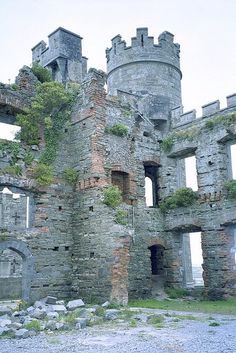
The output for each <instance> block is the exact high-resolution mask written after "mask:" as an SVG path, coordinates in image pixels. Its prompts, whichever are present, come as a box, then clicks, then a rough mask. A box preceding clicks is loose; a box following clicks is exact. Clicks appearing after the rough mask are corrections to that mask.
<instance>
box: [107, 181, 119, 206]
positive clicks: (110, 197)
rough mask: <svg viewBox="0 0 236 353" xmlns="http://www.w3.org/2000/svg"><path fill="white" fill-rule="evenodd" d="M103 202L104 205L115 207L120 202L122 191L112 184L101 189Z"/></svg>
mask: <svg viewBox="0 0 236 353" xmlns="http://www.w3.org/2000/svg"><path fill="white" fill-rule="evenodd" d="M103 196H104V199H103V202H104V203H105V205H107V206H109V207H112V208H116V207H117V206H119V205H120V204H121V202H122V192H121V191H120V189H119V188H118V186H115V185H112V186H109V187H108V188H106V189H104V191H103Z"/></svg>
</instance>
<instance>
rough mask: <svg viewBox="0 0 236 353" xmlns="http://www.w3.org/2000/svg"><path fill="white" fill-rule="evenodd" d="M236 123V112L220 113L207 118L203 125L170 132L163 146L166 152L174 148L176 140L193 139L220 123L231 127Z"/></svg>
mask: <svg viewBox="0 0 236 353" xmlns="http://www.w3.org/2000/svg"><path fill="white" fill-rule="evenodd" d="M235 123H236V113H228V114H226V115H218V116H216V117H214V118H212V119H209V120H207V121H206V122H205V124H204V125H203V126H202V127H197V126H193V127H189V128H187V129H184V130H181V131H175V132H172V133H170V134H168V135H167V136H166V138H164V139H163V141H162V144H161V148H162V150H163V151H164V152H166V153H168V152H170V151H171V150H172V148H173V145H174V143H175V142H178V141H182V140H189V141H193V140H194V139H195V138H196V137H198V136H199V135H200V134H201V132H203V131H204V130H212V129H213V128H214V127H216V126H218V125H223V126H226V127H229V126H230V125H232V124H235Z"/></svg>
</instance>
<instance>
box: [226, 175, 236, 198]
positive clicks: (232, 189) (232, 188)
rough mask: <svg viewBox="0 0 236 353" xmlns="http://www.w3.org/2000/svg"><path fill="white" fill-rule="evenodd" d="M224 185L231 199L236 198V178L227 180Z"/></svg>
mask: <svg viewBox="0 0 236 353" xmlns="http://www.w3.org/2000/svg"><path fill="white" fill-rule="evenodd" d="M224 187H225V189H226V191H227V193H228V197H229V198H230V199H236V180H229V181H226V182H225V184H224Z"/></svg>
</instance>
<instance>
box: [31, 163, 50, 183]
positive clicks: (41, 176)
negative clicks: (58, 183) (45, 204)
mask: <svg viewBox="0 0 236 353" xmlns="http://www.w3.org/2000/svg"><path fill="white" fill-rule="evenodd" d="M34 177H35V180H36V181H37V183H38V184H39V185H41V186H47V185H50V184H51V183H52V182H53V175H52V168H51V167H50V166H49V165H46V164H43V163H38V164H37V166H36V167H35V168H34Z"/></svg>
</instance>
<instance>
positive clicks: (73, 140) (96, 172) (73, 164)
mask: <svg viewBox="0 0 236 353" xmlns="http://www.w3.org/2000/svg"><path fill="white" fill-rule="evenodd" d="M54 37H55V40H54V41H53V40H52V38H54ZM55 45H56V47H55V48H54V46H55ZM106 53H107V60H108V72H107V75H106V74H105V73H104V72H102V71H97V70H95V69H92V70H89V72H88V74H86V67H85V62H86V59H85V58H84V57H83V56H82V50H81V38H80V37H79V36H77V35H74V34H73V33H71V32H69V31H67V30H64V29H62V28H59V29H58V30H56V31H55V32H53V33H52V34H51V35H50V36H49V47H48V48H47V49H46V45H45V43H42V42H41V43H40V44H39V45H37V46H36V47H34V48H33V61H39V62H40V63H41V64H42V65H44V66H46V67H49V69H50V70H52V72H53V75H54V78H55V79H56V80H59V81H61V82H63V83H64V84H65V85H66V84H67V83H68V81H74V82H80V83H81V87H80V91H79V94H78V97H77V101H76V103H75V106H74V109H73V113H72V116H71V123H70V124H69V125H68V126H67V127H66V128H65V131H64V135H63V137H62V139H61V141H60V145H59V148H58V153H57V158H56V161H55V163H54V166H53V168H54V177H55V181H54V182H53V184H52V185H50V186H49V187H44V188H42V187H41V188H39V187H38V186H37V185H36V184H35V181H34V179H33V178H32V176H31V174H30V169H29V168H27V166H26V165H25V164H24V155H25V153H26V152H25V151H24V148H23V146H22V147H21V150H20V152H19V153H18V156H17V158H18V163H20V164H21V166H22V167H23V173H22V176H21V177H12V176H10V175H7V174H5V175H2V176H0V191H3V190H4V188H6V187H7V188H8V189H10V191H11V192H13V193H18V194H22V195H25V196H24V197H28V198H29V200H30V203H29V207H28V206H27V207H28V208H27V210H28V211H27V210H24V207H21V212H22V216H21V215H20V212H18V211H16V210H15V209H14V207H15V206H14V207H13V206H12V207H10V208H9V207H8V206H9V205H10V204H11V203H9V202H10V200H11V202H13V204H14V205H15V203H14V202H15V201H14V199H12V195H10V194H6V193H0V211H1V215H0V220H1V224H0V228H1V238H0V250H1V249H11V250H12V251H13V252H14V251H15V252H16V253H18V254H20V256H21V257H22V259H23V263H26V264H27V266H26V265H25V267H24V268H23V270H22V282H21V285H22V292H21V293H22V297H24V298H25V299H27V300H35V299H38V298H40V297H42V296H46V295H47V294H51V295H56V296H59V297H69V296H73V297H78V296H81V297H82V298H84V299H86V300H94V299H95V298H96V299H97V300H100V301H101V300H106V299H111V300H114V301H118V302H120V303H126V302H127V300H128V297H129V298H135V297H147V296H150V295H151V293H152V283H153V282H152V280H153V275H154V272H155V271H156V275H157V278H158V280H159V281H161V283H163V284H164V285H165V286H174V287H186V286H188V280H189V277H188V276H189V273H187V272H188V266H187V265H186V254H185V251H187V250H186V249H187V245H186V243H184V242H185V241H186V240H184V239H186V238H185V237H184V234H186V233H190V232H194V231H201V237H202V251H203V279H204V291H205V294H206V295H208V296H209V297H210V298H216V297H227V296H229V295H234V294H235V286H236V271H235V266H236V265H235V258H234V256H235V255H234V253H235V251H234V249H235V247H236V244H235V240H234V239H235V238H236V237H234V232H235V228H236V201H235V200H233V199H229V198H228V195H227V193H226V191H225V188H224V183H225V181H226V180H229V179H232V174H231V171H230V158H229V146H230V144H233V143H235V141H236V130H235V129H236V128H235V122H234V123H231V124H229V125H227V124H223V123H222V122H221V121H220V120H219V118H218V116H219V115H222V116H228V114H231V113H234V112H235V110H236V98H235V97H236V95H232V96H229V97H227V108H225V109H223V110H220V107H219V102H218V101H216V102H213V103H210V104H208V105H206V106H203V114H202V115H203V116H202V118H199V119H196V114H195V111H192V112H189V113H183V111H182V106H181V85H180V83H181V76H182V74H181V71H180V64H179V45H178V44H175V43H174V42H173V35H172V34H170V33H169V32H164V33H162V34H161V35H160V36H159V39H158V44H154V40H153V37H149V36H148V31H147V29H146V28H139V29H138V30H137V35H136V37H135V38H132V45H131V47H126V44H125V42H124V41H123V40H122V39H121V37H120V36H116V37H115V38H114V39H113V40H112V48H110V49H108V50H107V52H106ZM106 79H107V84H108V94H106V92H105V90H104V84H105V81H106ZM35 80H36V81H37V79H36V78H35V77H34V76H33V74H32V73H31V71H30V70H29V69H27V68H24V69H23V71H22V70H21V72H20V75H19V76H18V81H17V82H18V84H19V85H20V86H21V91H17V92H16V93H15V92H12V90H10V88H9V87H7V86H4V87H2V88H1V89H0V98H1V102H0V104H1V110H0V112H2V113H1V115H0V118H1V120H0V121H4V122H7V121H8V122H10V123H14V119H15V118H14V117H15V114H16V113H17V112H19V111H24V109H25V107H27V105H28V104H29V99H30V96H29V94H32V92H33V90H34V88H33V87H34V83H35V82H36V81H35ZM21 92H24V94H23V95H22V94H21ZM27 92H28V93H27ZM27 97H28V98H27ZM7 107H9V110H7V109H6V108H7ZM10 108H11V109H10ZM217 119H218V123H217V124H211V125H208V126H211V128H209V127H207V124H206V122H207V121H210V122H211V121H214V120H217ZM116 124H123V125H124V126H126V127H127V129H128V133H127V135H125V136H116V135H114V134H112V133H109V128H111V127H113V126H115V125H116ZM181 134H182V135H181ZM176 136H178V137H176ZM170 137H173V139H172V146H171V149H170V151H168V152H165V151H164V149H163V148H162V143H163V141H164V140H165V139H166V138H170ZM41 148H42V146H40V147H37V146H32V153H33V154H34V156H35V157H36V158H38V156H39V154H40V153H41ZM192 155H195V157H196V165H197V178H198V194H199V200H198V201H197V202H196V203H195V204H194V205H192V206H189V207H182V208H176V209H174V210H169V211H167V212H166V213H163V212H161V211H160V208H159V204H160V202H161V200H163V199H164V198H165V197H167V196H169V195H172V194H173V192H175V191H176V190H177V189H178V188H180V187H182V186H185V185H184V181H185V170H184V167H183V163H182V161H183V160H184V158H186V157H188V156H192ZM10 161H11V154H10V152H9V154H8V155H6V154H5V155H4V154H2V155H0V166H1V167H3V166H6V165H8V164H9V163H10ZM181 163H182V164H181ZM180 166H181V167H180ZM65 168H74V169H75V170H76V171H77V172H78V179H77V183H76V186H75V187H74V188H73V187H72V186H70V185H68V184H67V183H66V182H65V181H64V180H63V178H62V175H61V172H62V171H63V170H64V169H65ZM145 176H147V177H149V178H151V180H152V185H153V188H154V189H153V190H154V192H153V207H147V206H146V202H145ZM112 183H113V184H115V185H118V186H119V188H120V189H122V191H123V194H124V195H123V201H124V202H123V203H122V205H121V206H119V207H118V209H120V210H123V211H125V214H127V220H126V223H127V224H123V225H122V224H119V223H117V221H116V214H117V209H113V208H111V207H109V206H107V205H105V204H104V203H103V198H104V190H105V189H106V188H107V187H108V186H110V185H112ZM7 198H8V199H9V202H7V201H6V199H7ZM4 200H5V201H4ZM19 200H20V201H19V202H24V200H25V199H24V198H23V196H21V198H20V199H19ZM7 207H8V210H7V211H5V213H4V217H3V211H2V210H3V209H6V208H7ZM17 212H18V213H17ZM27 212H28V216H27V217H28V218H27V219H29V220H28V223H27V222H26V221H25V217H26V213H27ZM17 217H21V218H17ZM27 224H28V225H27ZM26 249H27V250H26ZM151 249H152V251H153V252H152V260H151V259H150V257H151ZM184 249H185V250H184ZM155 251H156V252H155ZM155 254H157V255H155ZM155 256H157V257H158V259H157V260H156V261H157V262H156V264H155V265H153V263H152V261H153V259H154V258H155ZM157 264H158V265H157ZM155 266H156V267H159V268H156V269H155V270H153V269H152V267H153V268H154V267H155ZM190 277H191V276H190ZM0 294H1V290H0ZM1 295H2V294H1Z"/></svg>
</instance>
